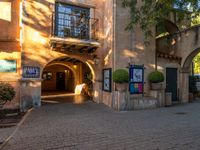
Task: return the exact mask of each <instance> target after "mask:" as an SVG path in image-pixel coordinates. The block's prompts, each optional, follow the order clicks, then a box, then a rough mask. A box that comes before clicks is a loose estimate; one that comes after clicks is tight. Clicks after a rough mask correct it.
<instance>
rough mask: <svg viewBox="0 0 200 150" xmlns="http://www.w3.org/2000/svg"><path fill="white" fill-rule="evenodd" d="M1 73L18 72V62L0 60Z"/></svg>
mask: <svg viewBox="0 0 200 150" xmlns="http://www.w3.org/2000/svg"><path fill="white" fill-rule="evenodd" d="M0 72H17V61H16V60H0Z"/></svg>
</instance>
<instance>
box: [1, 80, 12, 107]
mask: <svg viewBox="0 0 200 150" xmlns="http://www.w3.org/2000/svg"><path fill="white" fill-rule="evenodd" d="M15 95H16V92H15V90H14V88H13V87H12V86H11V85H10V84H9V83H4V82H0V106H3V105H4V104H5V103H6V102H8V101H11V100H13V99H14V97H15Z"/></svg>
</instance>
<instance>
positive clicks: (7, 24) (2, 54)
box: [0, 0, 21, 108]
mask: <svg viewBox="0 0 200 150" xmlns="http://www.w3.org/2000/svg"><path fill="white" fill-rule="evenodd" d="M19 8H20V1H18V0H12V1H8V0H0V33H1V34H0V60H15V61H16V72H12V73H9V72H1V73H0V82H1V81H4V82H8V83H10V84H11V85H12V86H13V87H14V88H15V91H16V96H15V98H14V100H13V101H12V102H9V103H7V104H6V105H5V107H6V108H13V107H19V101H20V88H19V87H20V83H19V79H20V73H21V52H20V42H19V41H20V27H19V25H20V24H19V21H20V18H19V14H20V10H19ZM0 65H1V64H0Z"/></svg>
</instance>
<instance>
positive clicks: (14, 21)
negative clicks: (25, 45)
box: [0, 0, 20, 51]
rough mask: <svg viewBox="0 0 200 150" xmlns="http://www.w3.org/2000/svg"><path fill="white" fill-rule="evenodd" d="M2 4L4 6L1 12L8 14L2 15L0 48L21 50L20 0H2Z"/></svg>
mask: <svg viewBox="0 0 200 150" xmlns="http://www.w3.org/2000/svg"><path fill="white" fill-rule="evenodd" d="M0 5H2V6H0V7H3V8H4V9H2V8H1V9H0V13H1V14H6V15H0V33H1V34H0V50H1V51H2V50H3V51H20V42H19V38H20V27H19V21H20V1H19V0H0ZM9 5H11V7H9ZM9 14H10V15H9ZM3 16H4V17H3ZM5 16H6V18H5Z"/></svg>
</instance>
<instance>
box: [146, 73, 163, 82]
mask: <svg viewBox="0 0 200 150" xmlns="http://www.w3.org/2000/svg"><path fill="white" fill-rule="evenodd" d="M148 79H149V81H150V82H151V83H160V82H163V81H164V75H163V73H162V72H160V71H153V72H151V73H150V74H149V76H148Z"/></svg>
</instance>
